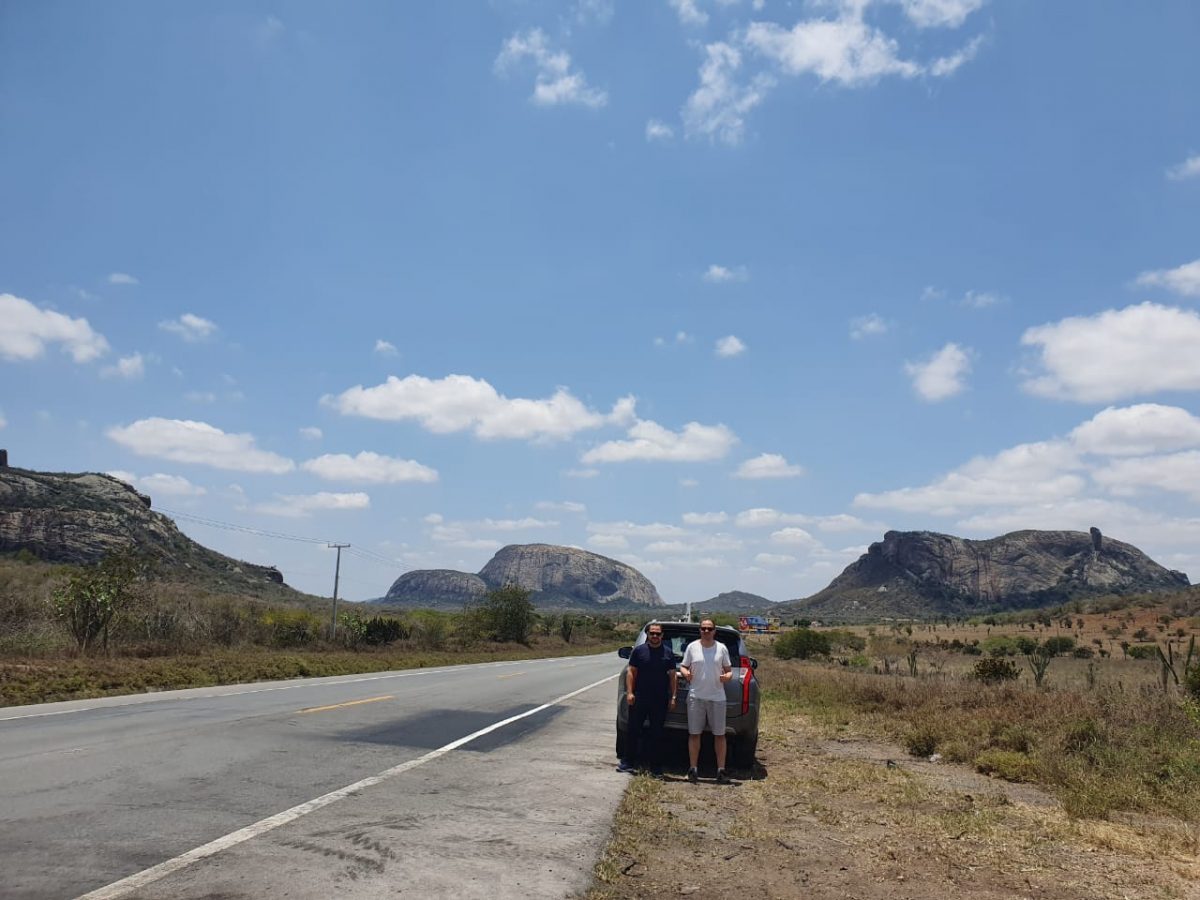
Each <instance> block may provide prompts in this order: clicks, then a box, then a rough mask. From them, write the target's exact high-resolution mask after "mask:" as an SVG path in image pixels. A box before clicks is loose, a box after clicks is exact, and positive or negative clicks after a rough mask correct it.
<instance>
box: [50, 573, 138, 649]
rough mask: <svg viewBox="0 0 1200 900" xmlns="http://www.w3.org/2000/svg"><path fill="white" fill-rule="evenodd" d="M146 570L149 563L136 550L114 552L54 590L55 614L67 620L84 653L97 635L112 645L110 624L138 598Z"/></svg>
mask: <svg viewBox="0 0 1200 900" xmlns="http://www.w3.org/2000/svg"><path fill="white" fill-rule="evenodd" d="M144 574H145V564H144V563H143V562H142V561H141V560H139V559H138V558H137V557H135V556H134V555H133V554H132V553H129V552H117V553H110V554H109V555H108V556H106V557H104V559H102V560H101V561H100V562H99V563H97V564H96V565H95V566H91V567H90V568H87V569H83V570H81V571H79V572H77V573H75V574H74V575H72V576H71V577H70V579H69V580H68V581H67V584H66V585H65V586H64V587H62V588H60V589H59V590H57V591H55V592H54V597H53V601H52V602H53V604H54V611H55V614H56V615H57V616H58V617H59V618H60V619H61V620H62V621H63V622H64V623H65V624H66V626H67V630H68V631H69V632H70V633H71V637H73V638H74V639H75V644H76V646H77V647H78V648H79V652H80V653H87V652H88V650H89V649H91V647H92V643H93V641H95V640H96V639H97V638H102V639H103V642H104V647H105V649H108V634H109V628H110V627H111V626H113V625H114V624H116V622H117V621H118V619H119V617H120V615H121V613H122V612H123V611H124V610H125V609H126V608H128V607H129V606H130V605H131V604H132V603H133V602H134V601H135V600H136V599H137V597H138V594H139V592H138V584H137V583H138V582H139V581H140V580H141V579H142V577H143V576H144Z"/></svg>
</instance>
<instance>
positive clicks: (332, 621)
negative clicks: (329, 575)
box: [325, 544, 350, 641]
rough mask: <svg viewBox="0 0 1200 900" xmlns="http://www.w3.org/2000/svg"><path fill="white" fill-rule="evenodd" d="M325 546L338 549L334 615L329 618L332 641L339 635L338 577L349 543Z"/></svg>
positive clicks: (334, 587)
mask: <svg viewBox="0 0 1200 900" xmlns="http://www.w3.org/2000/svg"><path fill="white" fill-rule="evenodd" d="M325 546H327V547H330V548H333V549H336V550H337V563H336V565H335V566H334V569H333V615H332V616H331V617H330V619H329V639H330V640H331V641H332V640H333V639H334V638H336V637H337V591H338V578H339V576H340V575H341V574H342V548H343V547H349V546H350V545H349V544H326V545H325Z"/></svg>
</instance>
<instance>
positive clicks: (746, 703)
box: [738, 656, 754, 715]
mask: <svg viewBox="0 0 1200 900" xmlns="http://www.w3.org/2000/svg"><path fill="white" fill-rule="evenodd" d="M738 665H739V666H741V667H742V715H745V714H746V713H748V712H750V679H751V678H753V677H754V667H753V666H752V665H750V657H748V656H743V657H740V658H739V659H738Z"/></svg>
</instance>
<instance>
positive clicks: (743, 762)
mask: <svg viewBox="0 0 1200 900" xmlns="http://www.w3.org/2000/svg"><path fill="white" fill-rule="evenodd" d="M757 751H758V735H757V734H753V735H743V736H742V737H740V738H738V739H737V740H736V741H734V742H733V764H734V765H735V766H736V767H737V768H739V769H747V770H749V769H753V768H754V754H755V753H756V752H757Z"/></svg>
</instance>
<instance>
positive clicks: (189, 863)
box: [0, 654, 625, 900]
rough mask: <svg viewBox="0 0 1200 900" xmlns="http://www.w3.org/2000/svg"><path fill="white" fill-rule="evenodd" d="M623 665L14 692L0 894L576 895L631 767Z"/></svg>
mask: <svg viewBox="0 0 1200 900" xmlns="http://www.w3.org/2000/svg"><path fill="white" fill-rule="evenodd" d="M620 666H621V660H619V659H618V658H617V656H616V654H604V655H601V656H592V657H571V658H564V659H548V660H533V661H520V662H509V663H487V664H483V665H475V666H456V667H447V668H439V669H415V670H407V671H403V672H388V673H375V674H370V675H354V676H343V677H337V678H320V679H304V680H297V681H288V682H269V683H261V684H251V685H232V686H227V687H219V688H201V689H194V690H187V691H171V692H163V693H157V694H143V695H136V696H129V697H112V698H105V699H102V700H89V701H72V702H69V703H53V704H44V705H40V706H26V707H8V708H0V859H2V860H3V864H2V865H0V869H2V870H3V876H2V877H0V897H5V898H7V897H20V898H31V900H40V898H61V897H76V896H90V897H92V898H95V900H99V898H116V897H127V898H135V897H136V898H162V900H167V898H201V897H204V898H217V897H220V898H230V900H231V898H238V897H290V898H308V897H312V898H317V897H320V898H325V897H330V896H335V895H337V896H346V897H397V896H412V897H417V896H421V897H437V896H448V895H453V896H455V897H461V898H469V897H488V898H496V897H507V896H513V897H518V896H519V897H547V898H550V897H564V896H569V895H570V894H572V893H574V892H576V891H580V890H582V889H584V888H585V887H586V886H587V884H588V883H589V881H590V872H591V868H592V865H593V863H594V861H595V859H596V856H597V854H598V852H599V850H600V848H601V847H602V845H603V843H604V840H605V838H606V837H607V834H608V829H609V825H610V822H611V817H612V813H613V811H614V810H615V807H616V804H617V802H618V800H619V798H620V793H621V789H622V787H623V785H624V783H625V782H624V780H623V778H624V776H621V775H619V774H617V773H615V772H614V771H613V762H614V760H613V756H612V742H613V724H612V723H613V716H614V699H613V698H614V695H615V690H616V689H615V687H614V686H613V680H612V679H613V678H615V676H616V674H617V672H619V670H620ZM543 707H544V708H543Z"/></svg>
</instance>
